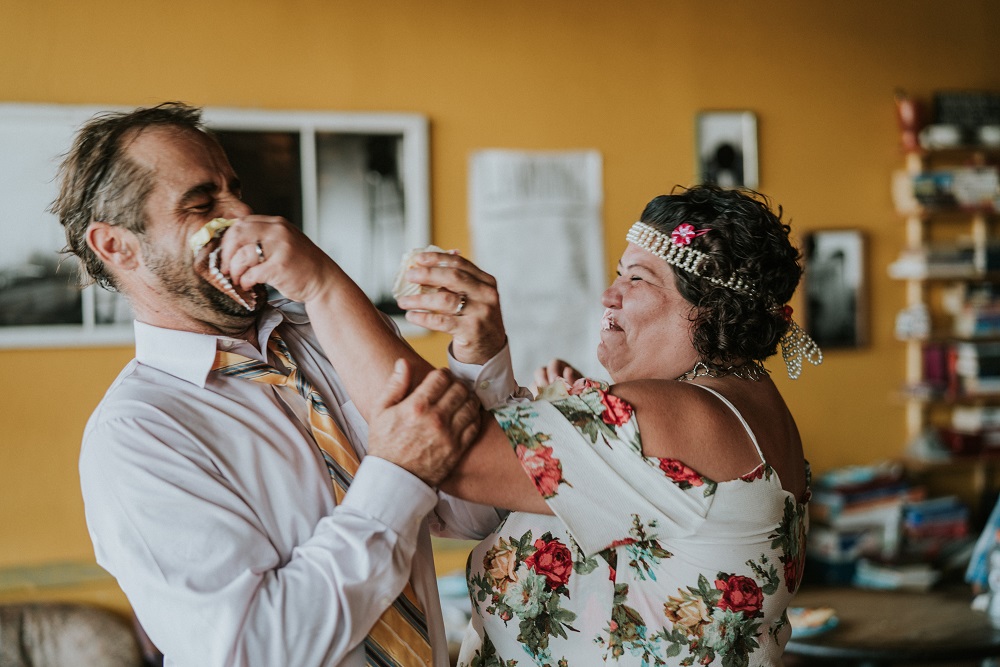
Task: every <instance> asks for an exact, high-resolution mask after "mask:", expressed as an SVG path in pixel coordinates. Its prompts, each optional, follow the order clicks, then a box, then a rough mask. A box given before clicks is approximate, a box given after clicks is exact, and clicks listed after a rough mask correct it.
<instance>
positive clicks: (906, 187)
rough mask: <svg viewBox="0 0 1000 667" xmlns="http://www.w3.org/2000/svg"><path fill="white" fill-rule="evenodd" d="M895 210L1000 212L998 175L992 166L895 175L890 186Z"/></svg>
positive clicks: (999, 176) (908, 211)
mask: <svg viewBox="0 0 1000 667" xmlns="http://www.w3.org/2000/svg"><path fill="white" fill-rule="evenodd" d="M892 191H893V192H892V195H893V202H894V203H895V206H896V210H897V211H899V212H900V213H904V214H913V213H918V212H919V211H920V210H921V209H923V208H932V209H966V210H968V209H973V210H985V211H997V210H1000V173H998V171H997V168H996V167H993V166H986V167H976V166H973V167H956V168H953V169H937V170H934V171H925V172H921V173H919V174H910V173H907V172H905V171H899V172H897V173H896V175H895V176H894V179H893V185H892Z"/></svg>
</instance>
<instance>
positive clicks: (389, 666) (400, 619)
mask: <svg viewBox="0 0 1000 667" xmlns="http://www.w3.org/2000/svg"><path fill="white" fill-rule="evenodd" d="M267 346H268V349H269V350H271V352H273V353H274V354H275V356H276V357H277V358H279V359H281V361H282V363H283V364H284V365H285V366H286V367H287V368H288V370H289V373H288V375H285V374H284V373H282V372H281V371H280V370H278V369H277V368H275V367H274V366H271V365H269V364H266V363H264V362H263V361H257V360H255V359H250V358H249V357H244V356H243V355H241V354H233V353H231V352H223V351H221V350H220V351H217V352H216V353H215V363H214V364H213V366H212V370H214V371H218V372H219V373H221V374H222V375H227V376H230V377H239V378H245V379H248V380H252V381H253V382H261V383H264V384H269V385H274V386H277V387H283V388H285V389H289V390H292V391H296V392H297V393H298V395H300V396H301V397H302V398H304V399H305V401H306V403H307V404H308V405H309V427H310V430H311V431H312V434H313V438H314V439H315V440H316V444H317V445H318V446H319V450H320V453H322V455H323V459H324V460H325V461H326V467H327V469H328V470H329V471H330V477H331V478H332V480H333V494H334V497H335V498H336V500H337V503H338V504H339V503H340V502H341V501H342V500H343V498H344V495H345V494H346V493H347V487H348V486H350V484H351V480H353V479H354V475H355V473H356V472H357V470H358V466H359V465H361V462H360V461H359V460H358V457H357V455H356V454H355V453H354V449H353V448H352V447H351V443H350V442H349V441H348V439H347V436H345V435H344V433H343V431H341V430H340V428H339V427H338V426H337V424H336V422H334V421H333V418H332V417H331V416H330V411H329V410H328V409H327V406H326V403H324V402H323V398H322V397H321V396H320V395H319V393H318V392H317V391H316V389H315V388H314V387H313V386H312V383H310V382H309V380H307V379H306V378H305V377H304V376H303V375H302V374H301V373H299V372H298V366H297V365H296V364H295V362H294V361H293V360H292V355H291V353H290V352H289V351H288V346H287V345H286V344H285V341H283V340H282V339H281V337H280V336H279V335H278V334H277V332H275V333H272V334H271V337H270V340H268V344H267ZM365 657H366V659H367V664H368V665H371V666H372V667H418V666H421V667H430V665H431V663H432V659H431V645H430V639H429V636H428V632H427V618H426V616H425V615H424V610H423V607H422V606H421V605H420V601H419V600H418V599H417V596H416V594H415V593H414V591H413V587H412V586H411V585H410V584H409V583H407V584H406V588H404V589H403V592H402V594H400V596H399V597H398V598H396V600H395V601H394V602H393V603H392V606H390V607H389V608H388V609H386V610H385V612H384V613H383V614H382V616H381V617H380V618H379V619H378V621H376V623H375V627H373V628H372V629H371V631H370V632H369V633H368V636H367V637H366V638H365Z"/></svg>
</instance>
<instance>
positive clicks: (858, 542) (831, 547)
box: [807, 464, 926, 583]
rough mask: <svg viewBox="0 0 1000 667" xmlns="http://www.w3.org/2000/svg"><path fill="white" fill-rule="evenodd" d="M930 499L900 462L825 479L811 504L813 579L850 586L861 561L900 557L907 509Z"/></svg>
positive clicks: (849, 469)
mask: <svg viewBox="0 0 1000 667" xmlns="http://www.w3.org/2000/svg"><path fill="white" fill-rule="evenodd" d="M925 496H926V490H925V489H924V488H923V487H921V486H916V485H914V484H913V483H912V482H910V481H909V480H908V479H906V477H905V475H904V472H903V469H902V466H900V465H898V464H882V465H877V466H867V467H863V466H849V467H847V468H841V469H837V470H834V471H832V472H830V473H828V474H827V475H825V476H823V477H822V478H821V479H819V480H818V481H817V482H816V484H814V488H813V496H812V501H811V502H810V504H809V517H810V521H811V526H810V532H809V542H808V546H807V556H808V557H809V559H810V561H811V566H810V567H811V568H812V569H813V573H812V575H814V576H813V578H815V579H816V580H819V581H823V582H825V583H850V581H851V580H852V579H853V576H854V571H855V568H856V565H857V563H858V562H859V560H861V559H862V558H873V559H878V560H882V561H885V560H893V559H895V558H897V557H898V556H899V554H900V548H901V537H902V525H903V513H904V509H905V507H906V505H907V503H910V502H914V501H918V500H922V499H923V498H924V497H925ZM807 570H808V568H807Z"/></svg>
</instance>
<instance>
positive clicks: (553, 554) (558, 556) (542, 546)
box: [524, 540, 573, 589]
mask: <svg viewBox="0 0 1000 667" xmlns="http://www.w3.org/2000/svg"><path fill="white" fill-rule="evenodd" d="M535 548H536V549H537V551H536V552H535V553H533V554H531V555H530V556H528V557H527V558H525V559H524V564H525V565H527V566H528V567H529V568H531V569H532V570H534V571H535V572H537V573H538V574H540V575H542V576H544V577H545V582H546V583H547V584H548V586H549V588H550V589H556V588H559V587H560V586H565V585H566V582H567V581H569V575H570V574H571V573H572V572H573V555H572V554H571V553H570V552H569V549H567V548H566V545H564V544H563V543H562V542H560V541H559V540H552V541H550V542H543V541H542V540H535Z"/></svg>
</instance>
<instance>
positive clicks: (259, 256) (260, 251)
mask: <svg viewBox="0 0 1000 667" xmlns="http://www.w3.org/2000/svg"><path fill="white" fill-rule="evenodd" d="M256 247H257V263H258V264H260V263H261V262H263V261H264V260H265V259H267V258H266V257H264V247H263V246H261V244H260V241H257V246H256Z"/></svg>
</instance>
